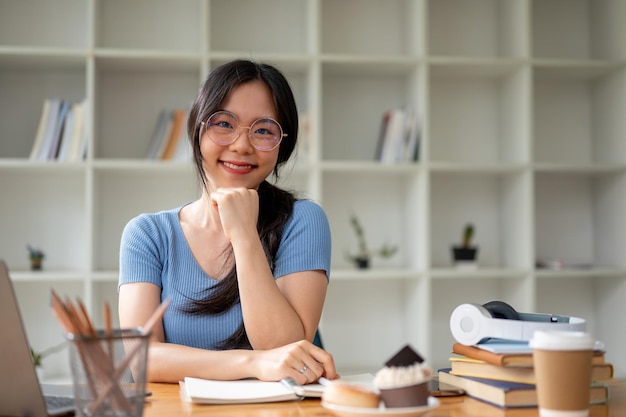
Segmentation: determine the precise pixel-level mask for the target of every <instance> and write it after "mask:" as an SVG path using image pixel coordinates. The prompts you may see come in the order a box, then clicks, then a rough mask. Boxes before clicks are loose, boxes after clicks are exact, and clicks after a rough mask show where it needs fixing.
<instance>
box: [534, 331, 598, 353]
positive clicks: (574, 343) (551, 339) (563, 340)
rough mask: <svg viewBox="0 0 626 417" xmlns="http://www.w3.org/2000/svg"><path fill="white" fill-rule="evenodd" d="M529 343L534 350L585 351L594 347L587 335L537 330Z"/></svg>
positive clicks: (575, 332)
mask: <svg viewBox="0 0 626 417" xmlns="http://www.w3.org/2000/svg"><path fill="white" fill-rule="evenodd" d="M529 343H530V346H531V347H532V348H534V349H546V350H587V349H593V348H594V346H595V341H594V340H593V338H592V337H591V335H590V334H589V333H586V332H577V331H563V330H537V331H535V333H534V334H533V338H532V339H531V340H530V342H529Z"/></svg>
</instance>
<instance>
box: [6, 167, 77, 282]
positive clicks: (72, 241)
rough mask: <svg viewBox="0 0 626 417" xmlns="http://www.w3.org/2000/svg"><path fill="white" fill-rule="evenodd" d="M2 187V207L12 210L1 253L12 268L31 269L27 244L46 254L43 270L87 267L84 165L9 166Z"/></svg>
mask: <svg viewBox="0 0 626 417" xmlns="http://www.w3.org/2000/svg"><path fill="white" fill-rule="evenodd" d="M55 171H56V172H55ZM0 192H2V210H3V212H4V213H6V215H7V216H10V221H7V222H5V223H4V224H3V230H2V235H3V236H5V239H3V241H2V243H0V253H2V257H3V258H4V259H5V260H6V261H7V263H8V265H9V267H10V268H11V270H13V269H15V270H28V269H30V263H29V259H28V251H27V250H26V245H27V244H30V245H32V246H33V247H37V248H38V249H41V250H43V251H44V253H45V254H46V257H45V259H44V263H43V268H44V271H76V270H81V271H86V270H87V269H88V265H87V259H88V257H87V255H88V254H87V245H86V239H87V236H86V234H85V230H86V228H87V218H86V194H85V176H84V173H83V172H82V171H78V172H76V171H74V170H71V171H67V170H33V171H26V170H4V171H3V173H2V176H0ZM9 237H10V238H9ZM60 241H62V242H63V244H59V242H60Z"/></svg>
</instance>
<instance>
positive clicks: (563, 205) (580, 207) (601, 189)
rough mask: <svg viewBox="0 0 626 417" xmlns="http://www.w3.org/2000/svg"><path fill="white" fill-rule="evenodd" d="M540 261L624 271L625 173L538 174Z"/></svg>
mask: <svg viewBox="0 0 626 417" xmlns="http://www.w3.org/2000/svg"><path fill="white" fill-rule="evenodd" d="M535 177H536V179H535V197H534V201H535V208H534V212H535V225H534V228H535V248H536V254H535V256H536V257H537V259H538V260H540V261H543V262H550V261H551V260H561V261H563V262H565V264H576V265H587V266H588V267H589V268H592V271H593V270H596V269H600V270H601V269H605V268H608V269H613V268H624V266H626V261H625V260H624V256H623V250H622V249H623V248H624V246H625V245H626V222H625V221H624V220H623V218H622V217H623V216H621V213H623V212H624V210H626V202H625V201H624V199H623V195H624V194H623V193H624V192H626V174H624V173H617V174H605V175H601V174H597V175H586V174H564V173H537V174H536V175H535Z"/></svg>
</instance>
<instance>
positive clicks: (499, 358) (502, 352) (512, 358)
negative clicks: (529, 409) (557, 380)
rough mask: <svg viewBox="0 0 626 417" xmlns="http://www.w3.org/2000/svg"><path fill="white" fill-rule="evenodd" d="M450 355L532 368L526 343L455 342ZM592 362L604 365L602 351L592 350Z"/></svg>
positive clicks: (502, 364) (531, 360)
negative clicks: (470, 344)
mask: <svg viewBox="0 0 626 417" xmlns="http://www.w3.org/2000/svg"><path fill="white" fill-rule="evenodd" d="M452 353H456V354H457V355H462V356H467V357H468V358H472V359H479V360H482V361H485V362H488V363H491V364H494V365H498V366H533V356H532V348H530V346H529V345H528V343H502V342H492V343H479V344H477V345H472V346H467V345H463V344H461V343H458V342H455V343H454V344H453V345H452ZM592 362H593V363H594V364H601V363H604V362H605V352H604V350H602V349H596V350H594V355H593V359H592Z"/></svg>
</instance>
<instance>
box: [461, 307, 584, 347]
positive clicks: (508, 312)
mask: <svg viewBox="0 0 626 417" xmlns="http://www.w3.org/2000/svg"><path fill="white" fill-rule="evenodd" d="M585 324H586V323H585V320H584V319H581V318H578V317H568V316H558V315H554V314H537V313H519V312H517V311H516V310H515V309H514V308H513V307H511V306H510V305H509V304H507V303H505V302H504V301H490V302H488V303H486V304H483V305H480V304H461V305H459V306H458V307H457V308H455V309H454V311H453V312H452V315H451V316H450V330H451V331H452V336H454V338H455V339H456V340H457V342H459V343H461V344H463V345H468V346H470V345H475V344H477V343H479V342H480V341H482V340H484V339H489V338H499V339H511V340H521V341H528V340H530V339H531V338H532V336H533V333H534V332H535V331H536V330H566V331H585Z"/></svg>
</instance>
